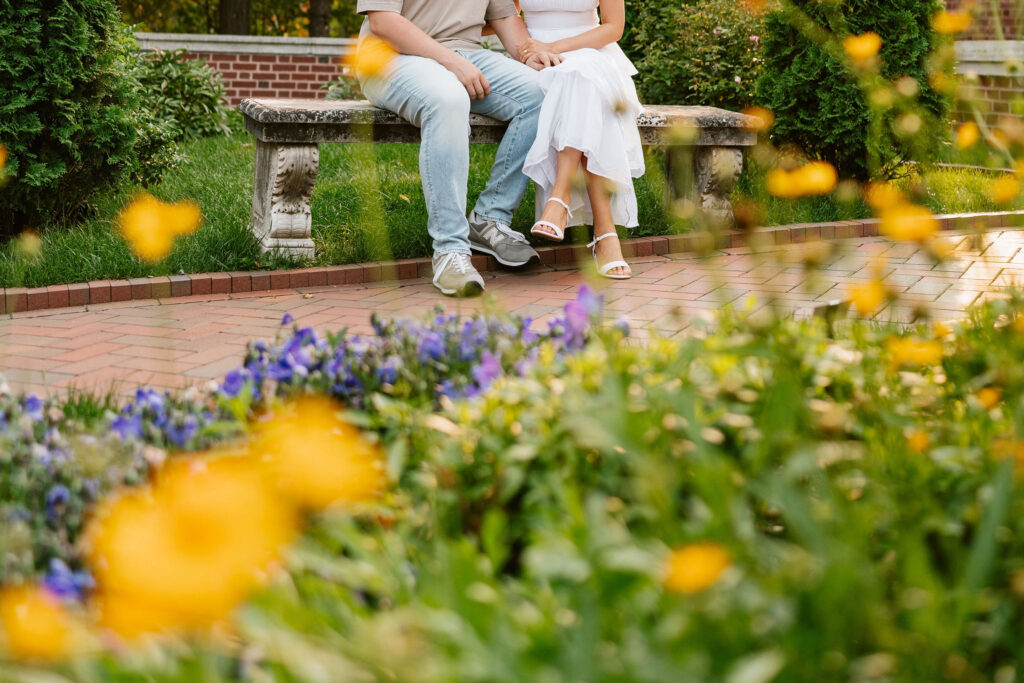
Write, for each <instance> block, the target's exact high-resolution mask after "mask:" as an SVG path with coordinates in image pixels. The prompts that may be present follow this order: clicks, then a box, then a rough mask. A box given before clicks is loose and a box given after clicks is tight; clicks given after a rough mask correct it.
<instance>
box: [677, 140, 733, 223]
mask: <svg viewBox="0 0 1024 683" xmlns="http://www.w3.org/2000/svg"><path fill="white" fill-rule="evenodd" d="M691 160H692V166H689V167H688V168H684V167H681V166H680V165H679V164H680V162H684V161H685V162H691ZM684 166H685V164H684ZM742 171H743V150H742V149H741V148H739V147H705V146H697V145H694V146H692V147H690V146H688V147H670V148H669V149H668V150H666V153H665V202H666V206H667V205H670V204H671V202H673V201H674V200H675V199H676V198H677V197H685V198H687V199H690V200H691V201H693V202H694V204H695V205H696V208H699V209H700V210H701V212H702V213H703V214H704V218H705V220H706V221H707V222H708V223H710V224H711V227H715V228H720V229H726V230H728V229H731V228H732V227H733V226H734V225H735V222H736V218H735V215H734V214H733V208H732V202H731V201H730V200H729V197H730V196H731V195H732V191H733V188H734V187H736V181H737V180H738V179H739V177H740V173H741V172H742Z"/></svg>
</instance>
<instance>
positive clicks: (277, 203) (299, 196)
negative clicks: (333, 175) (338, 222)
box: [249, 140, 320, 258]
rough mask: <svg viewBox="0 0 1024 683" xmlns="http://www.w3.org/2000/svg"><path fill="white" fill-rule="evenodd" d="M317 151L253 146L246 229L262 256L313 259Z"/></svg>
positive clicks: (290, 146) (293, 146)
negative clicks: (312, 206)
mask: <svg viewBox="0 0 1024 683" xmlns="http://www.w3.org/2000/svg"><path fill="white" fill-rule="evenodd" d="M319 167H320V150H319V147H318V146H317V145H296V144H280V143H273V142H263V141H262V140H258V141H257V142H256V179H255V187H254V192H253V198H252V221H251V222H250V224H249V229H250V230H252V232H253V235H255V236H256V239H258V240H259V241H260V247H261V249H262V250H263V251H264V252H268V251H277V252H281V253H282V254H284V255H287V256H293V257H305V258H312V257H313V251H314V250H313V239H312V214H311V212H310V208H309V200H310V197H311V196H312V195H313V186H314V185H315V184H316V176H317V171H318V169H319Z"/></svg>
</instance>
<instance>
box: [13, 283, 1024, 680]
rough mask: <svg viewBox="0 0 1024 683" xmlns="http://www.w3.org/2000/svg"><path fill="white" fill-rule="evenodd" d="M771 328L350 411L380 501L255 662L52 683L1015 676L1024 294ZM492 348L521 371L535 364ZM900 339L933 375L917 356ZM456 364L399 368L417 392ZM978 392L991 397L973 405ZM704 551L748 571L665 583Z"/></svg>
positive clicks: (303, 592)
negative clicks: (923, 354) (677, 563)
mask: <svg viewBox="0 0 1024 683" xmlns="http://www.w3.org/2000/svg"><path fill="white" fill-rule="evenodd" d="M768 313H769V312H768V311H765V310H761V311H758V312H756V313H749V314H748V313H742V312H741V313H737V312H735V311H726V312H724V313H723V314H722V315H720V316H719V317H718V318H717V320H716V322H715V324H714V326H713V327H709V328H707V329H705V330H703V331H702V334H699V335H691V336H689V337H687V338H685V339H678V340H662V339H652V340H649V341H648V342H647V343H646V344H645V345H639V344H629V343H624V339H623V336H622V333H621V331H620V330H619V329H616V328H605V329H603V330H599V331H597V332H595V333H594V334H593V335H591V337H590V341H589V343H587V344H586V346H585V347H584V348H582V349H581V350H579V351H578V352H573V353H559V352H555V351H554V350H552V349H551V348H546V347H547V342H545V343H544V344H542V345H541V348H540V350H539V353H537V354H536V361H535V363H536V364H535V366H534V367H533V369H531V370H528V371H525V372H517V373H515V374H507V375H505V376H504V377H502V378H500V379H498V380H497V381H496V382H495V384H493V385H492V387H491V388H490V389H489V390H488V391H486V392H485V393H484V394H482V395H480V396H478V397H476V398H474V399H470V400H456V401H447V400H445V401H443V402H442V406H441V408H440V409H437V408H436V407H435V406H432V405H430V404H429V402H427V401H423V400H421V399H422V398H423V395H424V394H423V393H422V392H420V393H417V392H419V389H415V388H416V387H420V388H423V385H421V384H420V383H418V382H416V381H410V383H409V384H408V386H409V387H410V388H413V389H415V390H414V391H413V393H412V394H407V395H405V396H404V397H400V396H399V393H400V392H395V391H393V390H390V389H388V388H387V386H386V385H380V391H381V392H382V393H377V394H376V395H373V396H369V400H367V401H366V402H365V403H364V404H362V412H359V413H355V412H352V413H349V417H350V418H351V419H352V420H353V421H354V422H356V423H357V424H359V425H361V426H362V427H364V428H365V429H367V430H369V431H372V432H375V433H376V434H377V436H378V437H379V440H380V443H381V445H382V448H383V449H384V451H385V453H386V456H387V465H388V472H389V476H390V479H391V482H392V486H391V491H390V493H389V494H388V495H387V496H386V497H385V499H383V500H382V501H381V502H380V503H375V504H372V505H369V506H366V507H363V508H355V509H353V508H346V509H341V510H334V511H328V512H327V513H324V514H322V515H319V516H318V517H317V518H316V519H315V520H314V521H313V523H312V525H311V527H310V528H309V529H308V531H307V533H306V534H305V536H304V538H303V539H302V540H301V541H299V542H298V544H297V545H296V547H295V548H294V549H293V550H292V552H291V553H290V554H289V557H288V560H287V563H286V566H287V569H288V571H287V573H283V574H282V575H278V576H277V577H276V579H275V580H273V582H272V583H271V585H270V586H269V587H268V588H267V590H266V591H264V592H263V593H262V594H261V595H259V596H257V597H256V598H255V599H254V600H252V601H251V602H250V603H249V604H248V605H247V606H246V607H245V608H244V609H242V610H239V611H238V613H237V618H236V620H235V622H234V624H233V626H234V629H235V630H234V633H235V635H236V637H237V638H238V639H239V641H240V643H241V647H238V648H237V649H236V650H231V651H228V650H226V649H224V648H218V647H216V646H213V647H212V648H210V649H209V650H208V649H206V646H204V645H203V641H192V645H191V646H190V645H188V644H186V643H184V642H180V641H174V642H173V644H172V645H171V646H170V647H168V648H166V649H165V650H164V651H163V652H162V656H153V657H135V656H126V657H123V658H118V657H116V656H107V657H94V656H93V655H85V656H84V657H83V659H82V660H81V661H77V662H75V663H74V664H73V665H68V666H67V667H64V668H63V669H62V672H63V673H65V674H68V675H70V674H71V673H73V672H82V671H89V672H90V673H91V674H92V675H91V677H90V680H108V679H110V680H168V681H171V680H182V676H187V675H189V674H188V673H187V672H190V671H192V672H194V671H195V670H199V669H201V670H202V672H203V678H204V680H209V681H220V680H232V679H233V678H234V677H236V676H237V671H238V670H239V669H240V668H241V667H246V670H247V671H249V672H250V673H251V675H252V676H254V677H257V678H267V679H272V680H307V679H310V678H315V677H316V674H317V673H318V672H323V671H332V672H337V671H344V672H345V677H346V678H352V679H359V680H363V679H366V680H377V679H384V678H386V679H389V680H401V681H424V682H425V681H454V680H458V681H464V680H465V681H505V680H507V681H526V680H529V681H544V680H550V681H562V680H586V681H666V680H694V681H747V682H759V683H768V682H769V681H776V680H777V681H787V682H794V683H801V682H804V681H807V682H814V683H817V682H819V681H822V680H837V681H868V680H878V679H884V680H888V681H893V682H894V683H903V682H906V683H910V682H914V683H917V682H918V681H935V680H944V679H945V678H947V676H946V674H947V673H948V672H949V671H950V666H956V667H967V670H969V671H970V672H971V677H970V679H971V680H1000V679H1001V678H1002V677H1003V674H1000V673H998V672H1001V671H1002V672H1005V671H1010V670H1014V669H1018V670H1019V668H1020V666H1021V665H1022V664H1024V648H1022V645H1021V642H1020V638H1019V637H1018V634H1019V633H1020V631H1021V629H1022V628H1024V600H1022V598H1021V581H1024V562H1022V557H1024V478H1022V477H1021V476H1019V475H1020V471H1021V470H1020V468H1022V467H1024V445H1022V441H1021V437H1020V434H1021V433H1022V430H1024V403H1022V401H1021V396H1022V394H1024V371H1022V368H1024V365H1022V363H1021V360H1022V359H1024V335H1021V333H1020V329H1021V326H1022V324H1021V322H1020V321H1021V319H1022V318H1021V316H1022V315H1024V300H1022V299H1021V298H1020V297H1019V295H1015V294H1012V293H1011V298H1010V299H1009V300H1006V301H995V302H992V303H990V304H986V305H985V306H984V307H982V308H978V309H975V310H974V311H973V312H972V318H971V319H970V320H969V321H967V322H965V323H964V324H962V325H959V326H957V328H956V329H955V331H954V332H952V333H947V332H945V331H942V332H939V331H936V330H933V329H930V328H928V327H926V326H919V327H917V328H915V329H913V330H900V329H895V328H880V327H878V326H876V325H872V324H870V323H863V322H849V321H842V322H838V323H835V324H829V323H828V322H827V321H825V320H822V319H818V318H814V319H811V320H807V321H795V320H793V319H792V318H791V317H785V318H779V317H775V316H772V315H769V314H768ZM405 327H406V326H397V327H392V329H399V328H403V329H404V328H405ZM494 334H495V335H496V336H494V337H493V338H492V339H491V340H490V341H492V342H495V343H498V344H503V346H502V347H501V350H502V354H503V355H502V362H503V363H506V364H512V363H516V362H517V361H519V360H521V357H520V356H519V355H518V354H521V353H522V352H524V351H525V350H526V349H525V348H524V347H517V345H516V344H515V343H512V344H508V343H507V342H508V340H509V335H508V334H507V331H505V330H504V329H502V327H501V326H498V328H497V329H496V332H495V333H494ZM898 337H899V338H910V339H913V340H915V341H919V342H922V343H929V344H938V345H939V348H940V349H941V354H939V356H937V357H935V358H934V359H932V360H931V361H928V362H926V363H923V364H922V363H915V362H904V363H901V362H900V361H899V360H898V359H897V358H896V356H895V354H894V352H893V351H892V347H891V346H890V344H891V341H892V340H893V339H894V338H898ZM335 343H336V344H337V345H338V346H339V348H342V347H345V348H347V347H348V346H349V345H350V344H354V343H355V340H354V339H351V338H349V339H348V340H344V339H338V340H336V342H335ZM517 348H518V350H517ZM415 353H416V352H415V349H414V348H413V347H412V346H410V347H409V349H408V351H407V354H406V357H407V358H411V357H412V355H413V354H415ZM371 357H372V356H371ZM386 360H387V359H386V358H378V359H377V360H371V361H370V362H371V363H382V362H386ZM438 370H443V365H440V364H439V365H434V366H432V367H430V368H429V370H426V371H424V370H423V369H422V368H419V367H417V366H414V365H413V364H406V365H403V366H402V371H403V373H405V372H408V373H414V374H415V373H422V374H421V375H418V378H419V379H424V380H428V381H427V383H426V385H427V388H428V391H429V383H430V382H433V381H434V380H435V379H436V377H434V376H433V374H432V373H434V372H436V371H438ZM452 372H453V375H454V374H461V373H464V372H465V370H464V369H462V370H458V369H454V368H453V369H452ZM405 381H406V380H405V379H402V380H400V383H401V382H405ZM320 382H322V380H321V379H320V378H317V377H314V374H313V373H311V374H310V375H309V377H308V381H307V380H303V384H302V385H300V386H303V387H305V388H309V387H312V386H315V385H317V384H318V383H320ZM391 386H393V387H397V386H398V385H391ZM982 387H997V388H998V389H999V391H1000V392H1001V400H999V401H997V402H996V404H995V405H992V404H989V405H985V404H984V403H983V402H982V401H980V400H979V398H978V395H977V394H978V390H979V389H980V388H982ZM280 388H281V387H280V385H279V389H280ZM293 388H294V387H293ZM197 404H198V405H206V404H205V403H204V402H202V401H197ZM253 407H254V408H256V409H257V412H258V408H259V407H258V406H253ZM41 432H42V430H41V429H40V433H41ZM912 436H913V438H911V437H912ZM89 452H90V451H87V450H77V449H76V450H73V451H72V454H73V457H72V459H73V460H74V459H77V458H79V457H81V456H80V454H81V453H89ZM76 466H78V465H76ZM12 471H16V470H12ZM112 471H113V472H116V473H120V474H121V475H122V476H123V470H120V469H118V465H117V463H113V468H112ZM69 483H72V484H73V481H72V482H69ZM38 490H40V491H41V489H38ZM4 495H13V496H17V495H19V493H18V490H16V489H7V490H6V491H5V492H4ZM34 512H35V514H36V515H37V516H39V517H41V518H45V514H46V510H45V507H43V508H41V507H38V506H37V507H36V508H34ZM24 535H25V532H24V531H23V532H22V537H24ZM0 538H2V536H0ZM39 538H49V536H47V535H45V534H44V535H42V536H40V537H39ZM706 542H713V543H717V544H720V545H721V546H724V547H725V548H727V549H728V551H729V554H730V555H731V557H732V564H731V566H730V567H729V568H728V569H727V570H726V571H725V573H723V574H722V575H720V576H719V577H718V579H717V581H715V582H714V583H713V585H710V586H709V587H707V588H706V589H704V590H700V591H698V592H695V593H694V594H689V595H678V594H674V593H672V592H670V591H668V590H666V589H665V588H664V587H663V585H662V577H663V573H662V572H663V566H664V561H665V558H666V557H667V555H668V553H669V551H670V549H672V548H676V547H679V546H681V545H686V544H691V543H706ZM236 652H237V653H238V654H233V653H236ZM252 652H259V653H260V656H259V657H253V656H252V655H251V654H250V653H252ZM236 658H237V659H238V660H240V661H235V659H236ZM3 667H4V664H3V663H0V677H2V676H3V674H4V673H5V669H4V668H3ZM869 672H870V673H871V674H872V675H870V676H869V675H868V673H869ZM874 674H877V675H874ZM1007 680H1009V679H1008V678H1007Z"/></svg>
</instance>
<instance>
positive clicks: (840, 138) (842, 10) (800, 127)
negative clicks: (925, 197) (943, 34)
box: [757, 0, 950, 179]
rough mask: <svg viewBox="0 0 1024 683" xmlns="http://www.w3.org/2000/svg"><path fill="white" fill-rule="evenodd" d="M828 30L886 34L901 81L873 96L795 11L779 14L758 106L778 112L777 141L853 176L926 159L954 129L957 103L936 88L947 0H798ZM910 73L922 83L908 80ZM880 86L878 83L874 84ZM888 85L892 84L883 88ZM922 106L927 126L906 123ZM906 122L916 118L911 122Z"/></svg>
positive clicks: (890, 62) (889, 76)
mask: <svg viewBox="0 0 1024 683" xmlns="http://www.w3.org/2000/svg"><path fill="white" fill-rule="evenodd" d="M790 1H791V2H792V4H793V5H794V6H795V7H797V8H798V9H799V10H801V11H802V12H804V13H806V15H807V16H808V17H810V18H811V19H812V20H813V21H814V22H816V23H817V24H818V26H819V27H821V28H823V29H825V31H827V32H828V33H831V34H832V35H835V36H837V37H838V38H839V39H841V38H842V37H844V36H849V35H860V34H864V33H868V32H874V33H877V34H878V35H879V36H881V38H882V49H881V52H880V54H879V59H880V64H881V66H880V75H881V77H882V78H883V79H884V80H885V81H887V82H888V83H889V85H890V86H891V85H894V84H896V83H897V82H901V83H902V87H900V88H891V89H888V90H887V91H885V92H881V93H877V97H879V98H881V99H878V100H876V107H877V106H879V105H878V102H879V101H881V102H885V101H886V100H887V99H888V100H889V101H890V104H887V105H885V106H884V107H881V108H880V109H876V110H875V111H876V114H875V115H873V113H872V111H871V109H870V108H869V104H868V101H869V100H868V97H869V93H868V92H865V89H864V88H862V87H861V84H860V83H859V82H858V79H857V78H856V76H855V75H854V73H853V71H851V69H850V68H849V67H848V66H847V65H846V64H845V63H844V62H843V61H842V60H840V59H837V58H836V57H834V56H832V55H830V54H829V52H828V51H827V50H825V49H823V47H822V46H821V45H819V44H817V43H816V42H815V41H813V40H811V39H810V38H809V37H808V33H807V32H806V30H805V31H801V30H798V29H797V28H796V23H797V22H796V21H794V19H793V15H792V14H787V12H786V11H785V10H779V11H775V12H773V13H771V15H770V16H769V17H768V20H767V35H766V36H765V37H764V41H765V44H764V48H765V50H764V59H765V64H764V70H763V71H762V73H761V78H760V81H759V83H758V89H757V99H758V104H761V105H763V106H765V107H768V108H769V109H771V110H772V111H773V112H774V113H775V126H774V128H773V130H772V139H773V141H774V142H775V143H776V144H779V145H784V144H792V145H795V146H797V147H798V148H800V149H801V150H803V151H804V152H805V153H807V154H808V155H810V156H813V157H819V158H822V159H825V160H827V161H830V162H831V163H833V164H835V165H836V167H837V168H838V169H839V171H840V173H841V174H842V175H844V176H848V177H855V178H860V179H864V178H868V177H871V176H879V175H886V174H888V173H890V172H891V171H892V170H893V169H894V168H896V167H897V166H898V164H899V161H900V160H903V159H915V160H918V161H926V160H927V159H928V157H929V156H930V155H932V154H934V152H935V151H936V150H937V149H938V147H939V145H938V144H936V141H937V140H940V139H942V138H943V137H944V136H945V135H946V134H947V133H946V131H947V129H948V112H949V106H950V103H949V100H948V98H947V97H946V96H944V95H942V94H941V93H939V92H937V91H936V90H934V89H933V88H932V87H931V86H930V85H929V74H928V57H929V54H930V53H931V52H932V51H933V49H934V48H935V46H936V45H937V43H938V39H939V38H938V36H937V35H936V34H935V32H934V31H933V30H932V28H931V18H932V16H933V15H934V14H935V13H936V12H938V11H940V10H941V9H942V2H941V0H884V1H880V0H843V1H842V2H821V0H790ZM904 78H910V79H913V81H914V82H915V83H916V85H913V84H910V83H909V81H905V80H903V81H901V79H904ZM868 90H869V91H870V90H879V89H878V88H869V89H868ZM883 90H885V89H883ZM911 113H914V114H916V115H918V116H919V117H920V118H921V122H920V124H921V125H920V127H919V128H918V129H917V130H916V131H913V130H912V129H913V128H914V127H913V126H909V127H908V126H903V127H901V125H900V123H899V122H900V120H901V117H903V116H905V115H907V114H911ZM903 121H904V122H906V121H907V120H906V119H903Z"/></svg>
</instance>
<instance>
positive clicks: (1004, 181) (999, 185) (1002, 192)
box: [989, 175, 1020, 204]
mask: <svg viewBox="0 0 1024 683" xmlns="http://www.w3.org/2000/svg"><path fill="white" fill-rule="evenodd" d="M1019 194H1020V181H1019V180H1017V178H1016V177H1015V176H1012V175H1004V176H1000V177H999V178H996V180H995V181H993V183H992V186H991V187H990V188H989V196H990V197H992V201H994V202H995V203H996V204H1009V203H1010V202H1012V201H1013V200H1014V199H1016V198H1017V196H1018V195H1019Z"/></svg>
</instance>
